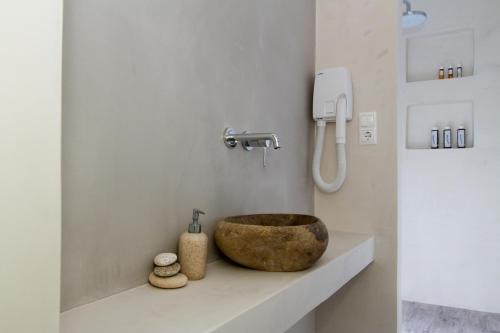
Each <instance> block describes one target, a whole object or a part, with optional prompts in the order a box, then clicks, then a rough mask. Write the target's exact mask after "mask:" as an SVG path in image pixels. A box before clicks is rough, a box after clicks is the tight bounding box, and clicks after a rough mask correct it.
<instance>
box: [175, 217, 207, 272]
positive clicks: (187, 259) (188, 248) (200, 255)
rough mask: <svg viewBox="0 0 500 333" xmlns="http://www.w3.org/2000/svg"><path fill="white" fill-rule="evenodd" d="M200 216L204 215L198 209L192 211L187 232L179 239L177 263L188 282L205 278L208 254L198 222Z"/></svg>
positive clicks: (204, 235)
mask: <svg viewBox="0 0 500 333" xmlns="http://www.w3.org/2000/svg"><path fill="white" fill-rule="evenodd" d="M200 214H205V213H204V212H202V211H201V210H199V209H196V208H195V209H193V221H192V222H191V223H190V224H189V227H188V230H187V231H184V232H183V233H182V235H181V237H180V238H179V263H180V264H181V272H182V273H183V274H184V275H186V276H187V277H188V279H189V280H201V279H203V278H204V277H205V270H206V266H207V253H208V237H207V235H206V234H205V233H203V232H202V231H201V224H200V223H199V222H198V219H199V217H200Z"/></svg>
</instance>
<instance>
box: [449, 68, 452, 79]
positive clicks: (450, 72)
mask: <svg viewBox="0 0 500 333" xmlns="http://www.w3.org/2000/svg"><path fill="white" fill-rule="evenodd" d="M448 79H453V66H448Z"/></svg>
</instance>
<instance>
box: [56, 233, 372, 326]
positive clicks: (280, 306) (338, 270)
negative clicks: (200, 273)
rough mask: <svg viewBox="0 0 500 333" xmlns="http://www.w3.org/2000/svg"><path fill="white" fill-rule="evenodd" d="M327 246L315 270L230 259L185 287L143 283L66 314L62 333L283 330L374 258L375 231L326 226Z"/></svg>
mask: <svg viewBox="0 0 500 333" xmlns="http://www.w3.org/2000/svg"><path fill="white" fill-rule="evenodd" d="M329 233H330V244H329V246H328V248H327V250H326V252H325V254H324V255H323V256H322V257H321V259H320V260H319V261H318V262H317V263H316V264H315V265H314V266H313V267H312V268H310V269H308V270H306V271H301V272H293V273H270V272H262V271H255V270H251V269H246V268H242V267H238V266H235V265H233V264H230V263H229V262H227V261H225V260H218V261H216V262H213V263H210V264H209V265H208V267H207V275H206V277H205V279H203V280H200V281H190V282H189V283H188V285H187V286H186V287H184V288H181V289H175V290H162V289H156V288H154V287H151V286H150V285H147V284H146V285H142V286H140V287H137V288H134V289H130V290H127V291H125V292H122V293H119V294H116V295H113V296H111V297H107V298H104V299H102V300H99V301H96V302H93V303H90V304H86V305H83V306H80V307H77V308H74V309H71V310H68V311H66V312H63V313H62V314H61V329H60V332H61V333H115V332H116V333H118V332H120V333H207V332H217V333H223V332H228V333H229V332H231V333H235V332H239V333H240V332H259V333H268V332H269V333H276V332H284V331H286V330H287V329H288V328H290V327H291V326H293V324H295V323H296V322H297V321H298V320H300V319H301V318H302V317H303V316H304V315H306V314H307V313H308V312H310V311H311V310H313V309H314V308H315V307H316V306H318V305H319V304H320V303H321V302H323V301H325V300H326V299H327V298H329V297H330V296H331V295H333V294H334V293H335V292H336V291H337V290H339V289H340V288H341V287H342V286H343V285H344V284H346V283H347V282H348V281H349V280H350V279H351V278H353V277H354V276H356V275H357V274H358V273H359V272H360V271H361V270H363V269H364V268H365V267H366V266H368V265H369V264H370V263H371V262H372V261H373V258H374V239H373V237H372V236H370V235H363V234H355V233H344V232H336V231H331V230H330V231H329Z"/></svg>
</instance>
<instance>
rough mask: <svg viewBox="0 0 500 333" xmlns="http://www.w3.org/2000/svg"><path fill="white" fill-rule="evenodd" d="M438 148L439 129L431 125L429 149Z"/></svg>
mask: <svg viewBox="0 0 500 333" xmlns="http://www.w3.org/2000/svg"><path fill="white" fill-rule="evenodd" d="M438 148H439V129H437V127H433V128H432V130H431V149H438Z"/></svg>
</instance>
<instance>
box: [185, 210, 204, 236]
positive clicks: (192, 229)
mask: <svg viewBox="0 0 500 333" xmlns="http://www.w3.org/2000/svg"><path fill="white" fill-rule="evenodd" d="M200 214H203V215H205V212H202V211H201V210H199V209H196V208H195V209H193V222H191V223H190V224H189V228H188V232H189V233H191V234H199V233H200V232H201V224H200V223H199V222H198V219H199V218H200Z"/></svg>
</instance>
